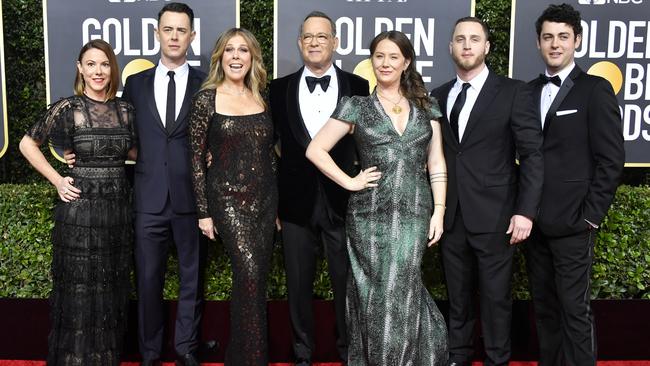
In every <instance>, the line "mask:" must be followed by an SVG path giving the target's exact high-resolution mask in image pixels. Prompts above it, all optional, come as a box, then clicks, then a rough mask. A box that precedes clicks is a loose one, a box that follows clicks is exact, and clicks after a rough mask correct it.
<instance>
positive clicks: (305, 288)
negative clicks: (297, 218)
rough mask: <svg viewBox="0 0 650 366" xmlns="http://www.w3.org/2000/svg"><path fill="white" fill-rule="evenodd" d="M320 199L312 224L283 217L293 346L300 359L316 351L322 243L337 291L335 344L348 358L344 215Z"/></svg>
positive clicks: (347, 263) (347, 268)
mask: <svg viewBox="0 0 650 366" xmlns="http://www.w3.org/2000/svg"><path fill="white" fill-rule="evenodd" d="M318 201H319V202H317V204H316V205H315V207H314V212H313V214H312V217H311V219H310V222H309V224H307V225H298V224H295V223H291V222H288V221H282V243H283V246H284V265H285V270H286V274H287V291H288V295H289V296H288V297H289V299H288V300H289V313H290V318H291V327H292V331H293V350H294V354H295V356H296V358H297V359H303V360H311V357H312V353H313V351H314V314H313V309H312V300H313V287H314V277H315V275H316V256H317V255H318V253H319V247H320V243H322V245H323V248H324V250H325V256H326V259H327V266H328V269H329V275H330V282H331V283H332V290H333V292H334V307H335V309H334V310H335V314H336V333H337V334H336V347H337V349H338V352H339V355H340V357H341V359H343V360H346V361H347V353H348V351H347V344H348V342H347V331H346V326H345V291H346V283H347V276H348V271H349V267H350V264H349V259H348V252H347V244H346V236H345V225H344V221H343V219H342V218H339V217H332V216H331V213H328V210H327V208H326V206H325V204H324V202H322V200H318Z"/></svg>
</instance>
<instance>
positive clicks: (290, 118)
mask: <svg viewBox="0 0 650 366" xmlns="http://www.w3.org/2000/svg"><path fill="white" fill-rule="evenodd" d="M334 67H335V69H336V77H337V79H338V90H339V95H338V98H339V100H340V99H341V97H343V96H352V95H368V93H369V87H368V81H366V80H365V79H363V78H361V77H359V76H356V75H354V74H351V73H348V72H345V71H343V70H341V69H340V68H338V67H336V66H334ZM303 68H304V67H303ZM303 68H301V69H300V70H298V71H297V72H295V73H293V74H290V75H287V76H285V77H282V78H279V79H275V80H273V81H272V82H271V86H270V93H269V101H270V107H271V113H272V116H273V123H274V125H275V131H276V133H277V134H278V135H279V138H280V163H279V174H278V193H279V203H278V215H279V217H280V219H282V220H284V221H289V222H292V223H295V224H300V225H305V224H307V223H309V220H310V218H311V216H312V212H313V210H314V205H315V203H316V202H317V201H316V200H317V197H318V195H320V196H321V197H322V198H323V199H324V203H325V205H326V206H327V207H326V208H327V210H328V213H329V215H330V219H332V215H335V217H336V216H338V217H339V218H340V219H343V218H345V212H346V209H347V203H348V196H349V192H347V191H346V190H345V189H343V188H342V187H341V186H339V185H338V184H336V183H334V181H332V180H330V179H329V178H327V177H326V176H325V175H323V174H322V173H321V172H320V171H319V170H318V169H317V168H316V167H315V166H314V165H313V164H312V163H311V162H310V161H309V160H307V158H306V157H305V151H306V150H307V145H309V143H310V142H311V137H310V136H309V132H307V127H306V126H305V122H304V121H303V119H302V115H301V113H300V106H299V101H298V90H299V85H300V78H301V76H302V72H303ZM330 155H331V156H332V159H334V161H335V162H336V164H337V165H338V166H339V167H340V168H341V169H342V170H343V171H344V172H346V173H347V174H349V175H352V176H354V175H356V173H357V171H358V168H357V165H355V164H356V160H357V153H356V147H355V144H354V140H353V139H352V136H351V135H347V136H345V137H343V138H342V139H341V140H340V141H339V142H338V143H337V144H336V145H335V146H334V148H332V150H331V151H330Z"/></svg>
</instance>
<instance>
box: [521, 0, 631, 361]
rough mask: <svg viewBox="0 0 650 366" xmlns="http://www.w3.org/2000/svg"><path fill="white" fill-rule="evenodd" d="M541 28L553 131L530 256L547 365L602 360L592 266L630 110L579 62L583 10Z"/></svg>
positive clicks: (555, 11) (540, 93) (544, 97)
mask: <svg viewBox="0 0 650 366" xmlns="http://www.w3.org/2000/svg"><path fill="white" fill-rule="evenodd" d="M535 26H536V30H537V46H538V48H539V50H540V53H541V55H542V59H543V60H544V63H545V64H546V71H545V73H544V74H540V76H539V77H538V78H536V79H535V80H533V81H531V82H530V85H531V87H532V88H533V95H534V103H535V105H534V110H535V112H536V114H537V118H538V120H539V121H541V126H542V128H543V134H544V145H543V150H542V151H543V154H544V165H545V174H544V189H543V192H542V200H541V203H540V209H539V213H538V215H537V219H536V221H535V225H534V227H533V231H532V234H531V236H530V239H529V240H528V242H527V243H526V254H527V256H526V262H527V265H528V271H529V280H530V285H531V291H532V296H533V301H534V305H535V316H536V320H537V322H536V323H537V334H538V336H539V344H540V359H539V361H540V365H542V366H546V365H564V364H566V365H573V366H582V365H595V364H596V341H595V335H594V324H593V316H592V312H591V308H590V305H589V303H590V301H589V298H590V290H591V288H590V277H591V264H592V260H593V247H594V239H595V236H596V229H597V228H598V226H599V225H600V223H601V222H602V220H603V218H604V217H605V214H606V213H607V210H608V209H609V205H610V204H611V202H612V199H613V197H614V193H615V192H616V188H617V186H618V183H619V180H620V177H621V174H622V171H623V165H624V161H625V151H624V148H623V134H622V130H621V116H620V113H619V108H618V102H617V101H616V97H615V96H614V92H613V90H612V86H611V85H610V83H609V82H608V81H607V80H605V79H603V78H601V77H597V76H591V75H587V74H586V73H584V72H582V70H580V68H579V67H578V66H577V65H576V64H575V62H574V52H575V50H576V48H578V47H580V41H581V40H582V27H581V25H580V13H579V12H578V11H576V10H574V9H573V8H572V7H571V6H570V5H566V4H563V5H551V6H549V7H548V8H547V9H546V10H545V11H544V13H543V14H542V15H541V16H540V17H539V18H538V19H537V22H536V24H535ZM538 123H539V122H538Z"/></svg>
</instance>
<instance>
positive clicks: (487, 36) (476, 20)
mask: <svg viewBox="0 0 650 366" xmlns="http://www.w3.org/2000/svg"><path fill="white" fill-rule="evenodd" d="M465 22H472V23H478V24H480V25H481V28H483V32H484V33H485V39H486V40H488V39H490V31H489V30H488V26H487V24H486V23H485V22H484V21H483V20H481V19H480V18H477V17H463V18H460V19H458V20H457V21H456V24H454V29H456V26H457V25H458V24H460V23H465ZM452 34H453V32H452Z"/></svg>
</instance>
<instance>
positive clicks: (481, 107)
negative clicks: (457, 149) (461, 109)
mask: <svg viewBox="0 0 650 366" xmlns="http://www.w3.org/2000/svg"><path fill="white" fill-rule="evenodd" d="M500 84H501V82H500V81H499V78H498V77H497V76H496V75H495V74H493V73H492V71H490V73H489V74H488V78H487V79H486V80H485V84H483V87H482V88H481V91H480V93H479V94H478V98H476V102H475V103H474V107H473V108H472V111H471V112H470V114H469V119H468V120H467V127H465V132H464V133H463V138H462V139H461V141H460V144H461V145H462V144H463V143H464V142H465V141H467V138H468V136H469V135H470V134H471V133H472V130H474V128H475V127H476V125H477V123H478V121H479V118H480V117H481V116H483V115H485V114H484V112H485V110H486V109H487V107H488V106H490V104H491V103H492V100H494V97H496V95H497V94H498V93H499V85H500Z"/></svg>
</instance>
